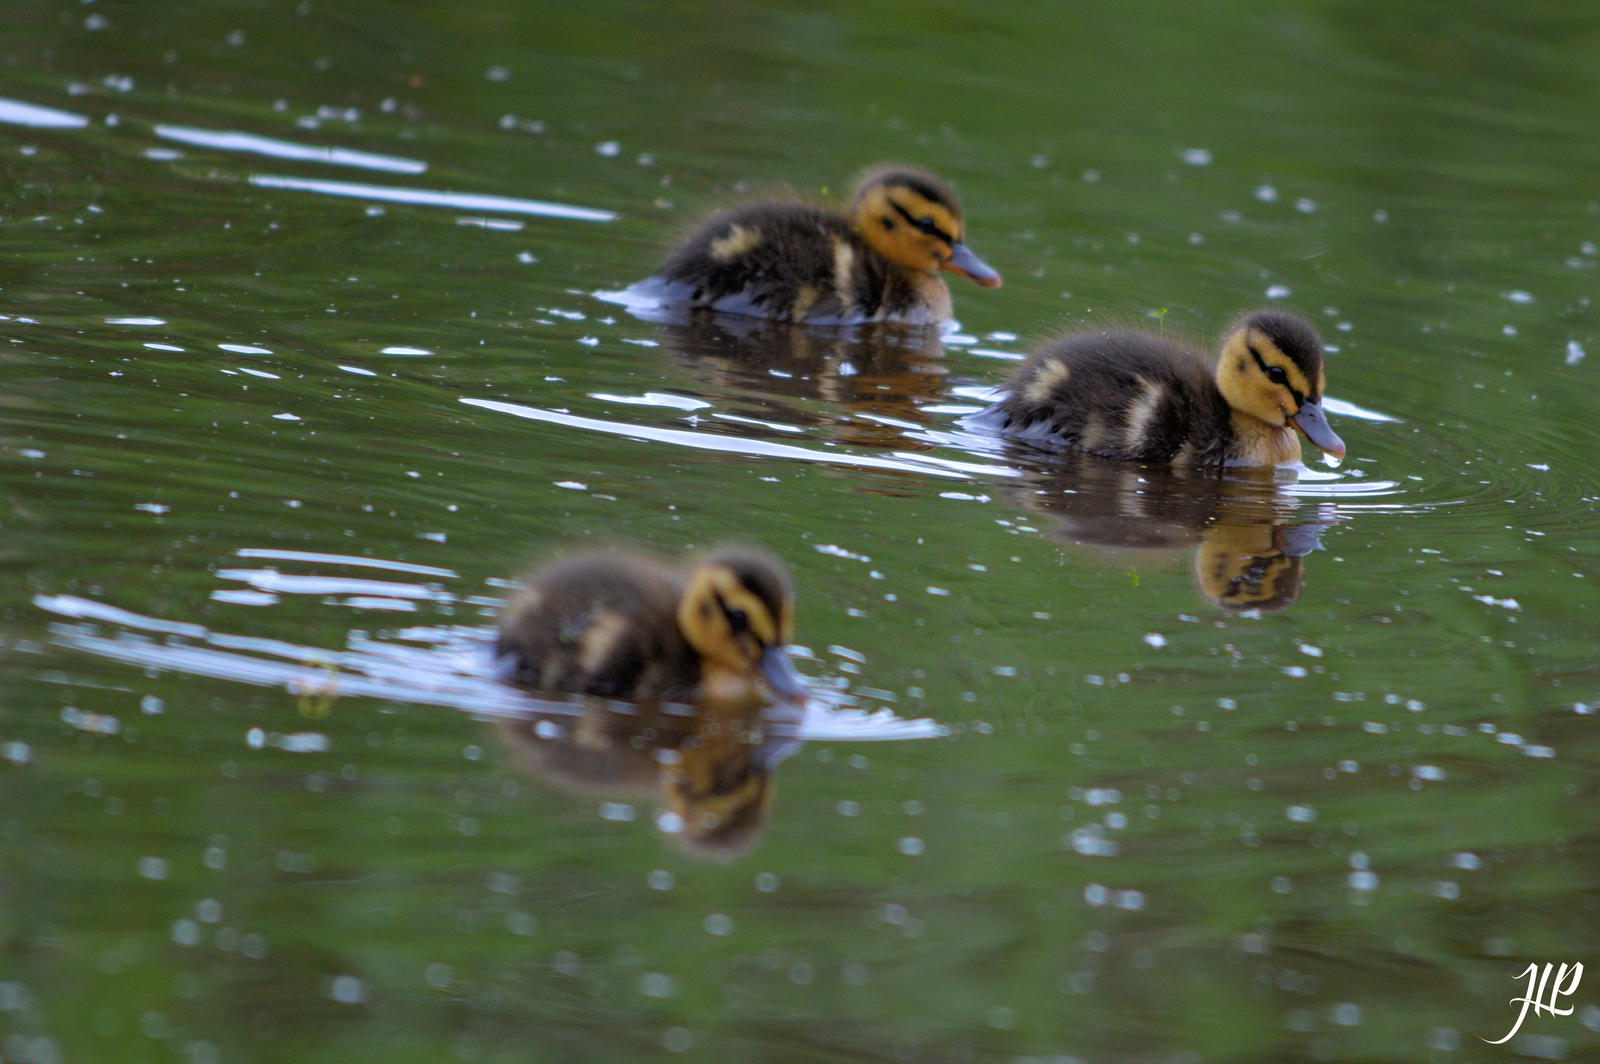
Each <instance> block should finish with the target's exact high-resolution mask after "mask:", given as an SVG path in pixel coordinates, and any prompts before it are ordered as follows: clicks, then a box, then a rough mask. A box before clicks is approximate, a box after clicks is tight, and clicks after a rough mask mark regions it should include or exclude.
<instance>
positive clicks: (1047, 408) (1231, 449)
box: [971, 310, 1344, 466]
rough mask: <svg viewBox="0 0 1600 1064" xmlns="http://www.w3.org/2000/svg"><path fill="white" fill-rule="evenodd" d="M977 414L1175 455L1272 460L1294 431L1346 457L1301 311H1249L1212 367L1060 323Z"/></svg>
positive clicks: (1079, 445)
mask: <svg viewBox="0 0 1600 1064" xmlns="http://www.w3.org/2000/svg"><path fill="white" fill-rule="evenodd" d="M1006 388H1007V390H1008V394H1007V396H1006V397H1005V398H1004V399H1002V400H1001V401H1000V402H998V403H996V404H995V405H994V406H992V407H990V408H989V409H988V410H985V411H983V412H982V413H980V414H977V415H974V417H973V418H972V419H971V421H972V423H973V424H976V425H980V426H983V427H987V428H991V429H994V430H997V431H999V432H1000V433H1001V434H1003V435H1005V436H1009V437H1011V438H1012V439H1016V440H1020V441H1023V442H1026V443H1030V444H1034V445H1036V446H1040V447H1044V448H1047V449H1051V450H1068V451H1086V452H1088V453H1090V454H1098V455H1102V456H1104V457H1106V458H1128V459H1135V460H1137V461H1142V462H1170V463H1173V464H1174V465H1193V466H1221V465H1276V464H1278V463H1280V462H1294V461H1298V460H1299V458H1300V439H1299V437H1298V436H1296V435H1295V431H1296V430H1298V431H1299V432H1300V433H1301V434H1303V435H1304V436H1305V438H1306V439H1308V440H1310V441H1311V443H1312V444H1313V445H1314V446H1315V447H1317V448H1318V449H1320V450H1323V451H1326V452H1327V453H1328V454H1330V455H1332V456H1333V457H1334V458H1342V457H1344V443H1343V442H1342V441H1341V440H1340V439H1339V437H1338V436H1336V435H1334V432H1333V430H1332V429H1331V428H1329V427H1328V419H1327V418H1326V417H1325V416H1324V415H1323V412H1322V389H1323V368H1322V341H1321V340H1320V339H1318V337H1317V334H1316V331H1315V330H1314V329H1312V328H1311V326H1310V325H1309V324H1308V323H1307V322H1306V321H1305V320H1304V319H1302V318H1300V317H1297V316H1296V315H1294V314H1289V313H1285V312H1283V311H1277V310H1262V311H1256V312H1255V313H1252V314H1248V315H1246V316H1245V317H1244V318H1243V319H1242V320H1241V321H1240V322H1239V324H1237V325H1236V326H1234V328H1233V329H1232V330H1231V331H1230V332H1229V333H1228V335H1227V338H1226V339H1225V340H1224V341H1223V345H1222V353H1221V355H1220V356H1219V357H1218V358H1217V360H1216V361H1215V364H1214V365H1213V364H1212V363H1211V362H1210V361H1209V360H1207V359H1206V358H1205V357H1204V356H1203V355H1201V354H1200V353H1199V352H1197V351H1195V350H1193V349H1192V348H1189V347H1187V346H1185V345H1183V344H1181V343H1179V342H1177V341H1176V340H1171V339H1168V338H1167V337H1165V336H1157V335H1155V334H1153V333H1146V332H1138V331H1133V330H1117V331H1110V330H1108V331H1104V332H1079V333H1068V334H1067V335H1065V336H1061V337H1058V338H1057V339H1055V340H1052V341H1050V342H1049V343H1048V344H1046V345H1045V346H1044V348H1043V349H1042V350H1040V351H1039V352H1038V353H1037V354H1035V355H1033V356H1032V357H1031V358H1029V359H1028V360H1027V361H1026V362H1024V363H1023V364H1022V365H1021V366H1020V367H1018V369H1017V371H1016V373H1015V374H1014V375H1013V376H1012V378H1011V380H1010V382H1009V383H1007V385H1006Z"/></svg>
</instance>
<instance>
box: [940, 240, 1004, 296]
mask: <svg viewBox="0 0 1600 1064" xmlns="http://www.w3.org/2000/svg"><path fill="white" fill-rule="evenodd" d="M944 268H945V269H947V270H949V271H950V272H951V273H959V274H960V275H961V276H963V277H969V278H971V279H972V280H974V281H977V282H978V283H979V284H981V285H983V287H985V288H999V287H1000V274H999V273H997V272H996V271H995V268H994V267H993V266H990V265H989V264H988V263H987V262H984V261H983V260H982V259H980V258H978V256H976V255H974V254H973V253H972V249H971V248H969V247H967V245H965V244H963V243H961V241H959V240H958V241H956V242H955V244H953V245H951V249H950V259H949V261H947V262H946V263H945V264H944Z"/></svg>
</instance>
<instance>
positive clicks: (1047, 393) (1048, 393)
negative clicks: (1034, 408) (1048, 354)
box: [1022, 359, 1072, 403]
mask: <svg viewBox="0 0 1600 1064" xmlns="http://www.w3.org/2000/svg"><path fill="white" fill-rule="evenodd" d="M1071 376H1072V369H1071V367H1069V366H1068V365H1067V364H1066V363H1065V362H1062V361H1060V360H1059V359H1050V360H1049V361H1048V362H1046V363H1045V364H1044V365H1042V366H1040V367H1039V373H1038V375H1037V376H1035V377H1034V378H1033V380H1031V381H1029V382H1028V387H1027V388H1026V389H1025V390H1024V391H1023V393H1022V394H1023V398H1025V399H1027V400H1028V401H1029V402H1032V403H1048V402H1049V401H1050V400H1051V398H1053V396H1054V395H1055V392H1056V391H1057V390H1058V389H1060V388H1061V387H1062V386H1064V385H1065V384H1066V383H1067V381H1068V379H1069V378H1071Z"/></svg>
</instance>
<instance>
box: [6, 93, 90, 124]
mask: <svg viewBox="0 0 1600 1064" xmlns="http://www.w3.org/2000/svg"><path fill="white" fill-rule="evenodd" d="M0 122H3V123H5V124H6V125H9V126H32V127H33V128H34V129H82V128H83V127H84V126H86V125H88V124H89V120H88V119H87V118H85V117H83V116H82V115H75V114H73V113H72V112H71V111H58V110H56V109H55V108H54V107H40V106H39V105H38V104H36V103H24V102H22V101H21V100H7V99H0Z"/></svg>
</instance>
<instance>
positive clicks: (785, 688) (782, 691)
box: [761, 647, 806, 701]
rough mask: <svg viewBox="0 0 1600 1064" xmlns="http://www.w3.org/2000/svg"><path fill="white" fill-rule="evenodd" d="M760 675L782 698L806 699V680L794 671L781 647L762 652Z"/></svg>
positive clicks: (792, 664)
mask: <svg viewBox="0 0 1600 1064" xmlns="http://www.w3.org/2000/svg"><path fill="white" fill-rule="evenodd" d="M761 675H762V676H765V677H766V678H767V683H768V684H770V685H771V686H772V689H773V690H774V691H776V692H777V693H778V694H779V695H781V696H782V697H784V698H787V699H791V700H795V701H799V700H803V699H804V698H805V697H806V678H805V677H804V676H801V675H800V673H799V672H798V671H797V670H796V669H795V667H794V663H793V662H791V661H790V660H789V655H788V654H786V653H784V650H783V648H782V647H768V648H767V649H766V650H764V651H762V653H761Z"/></svg>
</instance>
